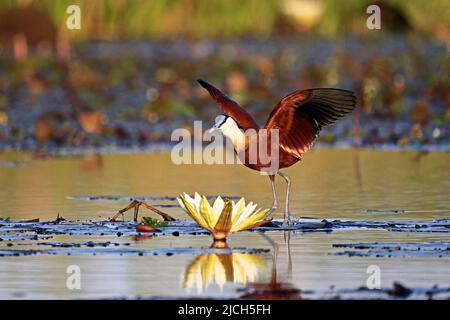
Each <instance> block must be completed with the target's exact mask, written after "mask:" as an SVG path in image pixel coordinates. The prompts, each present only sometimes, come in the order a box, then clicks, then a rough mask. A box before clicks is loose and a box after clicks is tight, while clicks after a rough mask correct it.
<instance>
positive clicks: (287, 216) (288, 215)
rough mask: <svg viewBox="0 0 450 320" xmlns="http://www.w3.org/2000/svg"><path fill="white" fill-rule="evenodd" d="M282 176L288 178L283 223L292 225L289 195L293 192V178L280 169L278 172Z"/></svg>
mask: <svg viewBox="0 0 450 320" xmlns="http://www.w3.org/2000/svg"><path fill="white" fill-rule="evenodd" d="M277 173H278V175H279V176H280V177H283V179H284V180H286V183H287V189H286V206H285V208H284V222H283V224H284V225H285V226H290V225H291V212H290V211H289V196H290V194H291V179H290V178H289V177H288V176H287V175H285V174H284V173H283V172H281V171H278V172H277Z"/></svg>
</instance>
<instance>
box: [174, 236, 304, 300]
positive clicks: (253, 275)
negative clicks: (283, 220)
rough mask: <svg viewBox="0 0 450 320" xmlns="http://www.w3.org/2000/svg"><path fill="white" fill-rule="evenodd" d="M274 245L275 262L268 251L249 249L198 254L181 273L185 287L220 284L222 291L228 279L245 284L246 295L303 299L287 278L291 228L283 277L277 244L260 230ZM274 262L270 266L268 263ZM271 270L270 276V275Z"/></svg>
mask: <svg viewBox="0 0 450 320" xmlns="http://www.w3.org/2000/svg"><path fill="white" fill-rule="evenodd" d="M261 235H262V237H263V238H265V239H266V240H267V241H268V242H269V243H270V244H271V246H272V247H273V251H272V252H273V255H272V263H270V260H269V259H268V257H267V255H261V254H249V253H227V254H225V253H223V254H220V253H215V254H201V255H198V256H197V257H196V258H195V259H194V261H192V262H191V263H190V265H189V266H188V267H187V269H186V271H185V274H184V275H183V277H182V280H181V285H182V287H183V288H187V289H196V290H197V293H203V292H205V291H206V290H207V289H208V287H209V286H212V285H216V286H219V288H220V289H221V291H222V290H223V287H224V285H225V283H227V282H228V283H237V284H241V285H243V287H241V288H240V289H239V292H240V297H241V298H244V299H282V300H300V299H302V297H301V295H300V290H299V289H298V288H296V287H294V286H293V285H292V284H291V283H289V282H287V281H285V280H286V279H290V278H291V277H292V260H291V252H290V235H291V233H290V232H286V233H285V242H286V249H287V258H288V265H287V274H286V276H285V277H282V278H283V279H281V280H280V278H279V274H278V271H277V260H278V244H277V243H276V242H275V241H273V240H272V239H271V238H270V237H269V236H267V235H266V234H263V233H261ZM270 264H271V267H269V265H270ZM269 273H270V279H269V280H268V281H264V279H267V278H268V277H267V275H268V274H269Z"/></svg>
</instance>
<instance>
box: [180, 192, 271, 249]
mask: <svg viewBox="0 0 450 320" xmlns="http://www.w3.org/2000/svg"><path fill="white" fill-rule="evenodd" d="M177 200H178V202H179V203H180V205H181V207H182V208H183V209H184V210H185V211H186V213H187V214H188V215H190V216H191V218H192V219H194V220H195V222H197V223H198V224H199V225H200V226H201V227H203V228H205V229H206V230H208V231H209V232H210V233H211V234H212V236H213V237H214V240H216V241H224V240H225V239H226V238H227V236H228V235H229V234H230V233H232V232H237V231H242V230H247V229H251V228H254V227H258V226H260V225H263V224H266V223H268V222H269V221H271V220H272V217H268V212H269V209H261V208H259V209H257V210H255V209H256V207H257V204H254V203H253V202H249V203H248V204H247V205H246V204H245V199H244V198H241V199H240V200H239V201H237V202H234V201H230V200H228V199H225V200H224V199H222V198H221V197H220V196H219V197H217V199H216V200H215V201H214V203H213V205H212V206H211V205H210V204H209V202H208V200H207V199H206V197H205V196H200V195H199V194H198V193H195V195H194V197H193V198H192V197H190V196H189V195H188V194H186V193H183V194H182V195H180V197H178V198H177Z"/></svg>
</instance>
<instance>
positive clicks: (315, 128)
mask: <svg viewBox="0 0 450 320" xmlns="http://www.w3.org/2000/svg"><path fill="white" fill-rule="evenodd" d="M355 106H356V97H355V96H354V94H353V92H351V91H347V90H342V89H329V88H319V89H308V90H303V91H294V92H292V93H291V94H289V95H287V96H286V97H284V98H283V99H281V101H280V102H278V104H277V105H276V107H275V108H274V109H273V110H272V112H271V113H270V115H269V119H268V120H267V123H266V125H265V128H266V129H268V130H270V129H279V139H280V141H279V142H280V148H282V149H283V150H285V151H286V152H288V153H289V154H291V155H292V156H294V157H297V158H300V156H301V154H302V153H305V152H307V151H308V150H309V149H310V148H311V146H312V144H313V143H314V141H315V139H316V138H317V137H318V134H319V131H320V129H322V127H323V126H326V125H329V124H332V123H334V122H336V121H337V120H339V119H341V118H343V117H344V116H345V115H346V114H348V113H350V112H351V111H352V110H353V109H354V108H355Z"/></svg>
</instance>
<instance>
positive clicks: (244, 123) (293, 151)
mask: <svg viewBox="0 0 450 320" xmlns="http://www.w3.org/2000/svg"><path fill="white" fill-rule="evenodd" d="M198 82H199V83H200V85H201V86H202V87H203V88H205V89H206V90H207V91H208V92H209V94H210V95H211V97H212V98H213V99H214V100H215V101H216V102H217V103H218V105H219V107H220V108H221V109H222V111H223V113H224V114H223V115H219V116H217V117H216V120H215V124H214V126H213V128H211V130H220V131H221V132H222V134H223V135H224V136H225V137H227V138H229V139H230V140H231V142H232V143H233V146H234V150H235V152H238V151H241V152H242V151H244V153H247V152H248V149H249V146H248V143H249V142H248V141H249V140H248V139H247V138H246V136H245V134H244V132H245V131H246V130H248V129H254V130H255V132H256V133H257V134H258V135H260V134H265V133H261V132H263V131H259V126H258V124H257V123H256V121H255V120H254V119H253V117H252V116H251V115H250V114H249V113H248V112H247V111H245V109H243V108H242V107H241V106H240V105H239V104H238V103H236V102H235V101H233V100H232V99H230V98H229V97H227V96H226V95H225V94H224V93H223V92H221V91H220V90H219V89H217V88H215V87H214V86H212V85H211V84H209V83H207V82H206V81H203V80H198ZM355 106H356V97H355V96H354V94H353V92H352V91H348V90H343V89H334V88H315V89H307V90H297V91H294V92H292V93H290V94H288V95H287V96H285V97H284V98H282V99H281V100H280V101H279V102H278V104H277V105H276V106H275V108H274V109H273V110H272V112H271V113H270V115H269V119H268V120H267V122H266V124H265V126H264V129H267V132H268V134H270V132H271V129H278V136H279V142H278V152H279V154H278V159H279V166H278V168H279V169H282V168H287V167H290V166H292V165H293V164H294V163H296V162H298V161H299V160H300V159H301V156H302V154H304V153H306V152H307V151H308V150H309V149H310V148H311V147H312V145H313V143H314V141H315V140H316V139H317V137H318V134H319V131H320V130H321V129H322V128H323V127H324V126H326V125H330V124H332V123H334V122H336V121H337V120H339V119H341V118H343V117H344V116H345V115H347V114H348V113H350V112H351V111H352V110H353V109H354V108H355ZM254 141H255V143H257V144H259V143H260V142H259V140H257V139H256V140H254ZM266 141H267V143H270V139H266ZM238 146H239V147H240V148H242V147H241V146H243V148H245V150H236V148H237V147H238ZM257 147H258V148H259V147H267V148H269V149H270V147H269V146H259V145H258V146H257ZM249 159H250V158H249V157H248V156H247V155H246V156H245V158H244V160H243V161H242V162H243V164H244V165H245V166H247V167H249V168H251V169H254V170H258V171H261V170H263V167H264V165H261V163H260V161H257V162H256V163H255V161H249ZM275 174H278V175H279V176H281V177H282V178H284V180H285V181H286V183H287V191H286V205H285V210H284V223H283V226H284V227H288V226H290V225H291V224H292V220H291V214H290V212H289V195H290V190H291V179H290V178H289V177H288V176H287V175H285V174H284V173H282V172H281V171H279V170H277V171H276V172H271V173H270V174H269V178H270V182H271V184H272V194H273V205H272V208H271V212H273V211H275V209H276V207H277V195H276V191H275Z"/></svg>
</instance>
